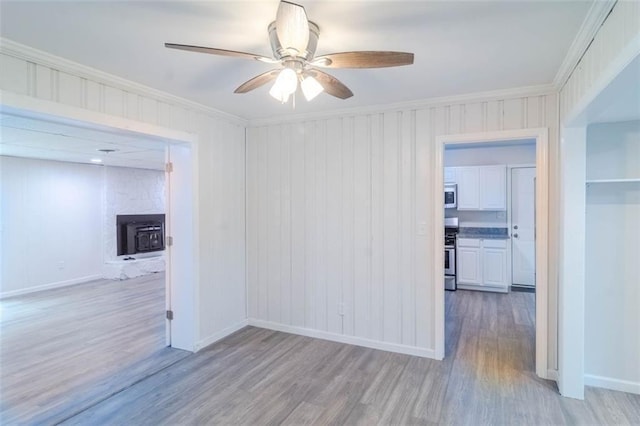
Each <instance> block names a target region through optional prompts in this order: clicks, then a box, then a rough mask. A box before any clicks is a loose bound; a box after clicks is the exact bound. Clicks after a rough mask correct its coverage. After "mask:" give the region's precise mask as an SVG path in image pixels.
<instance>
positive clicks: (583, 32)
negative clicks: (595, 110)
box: [553, 0, 617, 90]
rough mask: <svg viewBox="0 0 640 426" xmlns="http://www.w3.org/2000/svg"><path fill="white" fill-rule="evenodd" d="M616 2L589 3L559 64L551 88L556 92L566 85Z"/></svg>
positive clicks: (609, 0) (613, 0)
mask: <svg viewBox="0 0 640 426" xmlns="http://www.w3.org/2000/svg"><path fill="white" fill-rule="evenodd" d="M616 1H617V0H599V1H594V2H593V3H591V7H590V8H589V10H588V11H587V16H585V18H584V21H582V25H581V26H580V29H579V30H578V33H577V34H576V36H575V38H574V39H573V42H572V43H571V46H570V47H569V50H568V51H567V54H566V55H565V56H564V60H563V61H562V64H560V68H558V72H557V73H556V76H555V77H554V79H553V86H554V87H556V88H557V89H558V90H561V89H562V87H563V86H564V85H565V84H566V83H567V80H569V77H570V76H571V73H572V72H573V70H574V69H575V67H576V65H578V62H579V61H580V59H582V56H583V55H584V53H585V52H586V51H587V48H588V47H589V45H590V44H591V41H592V40H593V38H594V37H595V36H596V34H597V33H598V30H600V27H601V26H602V24H603V23H604V20H605V19H606V18H607V16H608V15H609V12H611V9H613V6H614V5H615V4H616Z"/></svg>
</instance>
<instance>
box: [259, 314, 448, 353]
mask: <svg viewBox="0 0 640 426" xmlns="http://www.w3.org/2000/svg"><path fill="white" fill-rule="evenodd" d="M248 321H249V325H251V326H254V327H260V328H266V329H269V330H275V331H282V332H284V333H291V334H298V335H300V336H307V337H314V338H317V339H323V340H330V341H332V342H339V343H347V344H349V345H356V346H364V347H365V348H372V349H379V350H381V351H388V352H396V353H401V354H406V355H413V356H419V357H422V358H432V359H436V356H435V351H434V350H433V349H425V348H418V347H415V346H408V345H402V344H398V343H388V342H380V341H378V340H371V339H365V338H362V337H355V336H345V335H343V334H337V333H330V332H328V331H320V330H314V329H311V328H304V327H296V326H292V325H286V324H279V323H275V322H270V321H263V320H259V319H255V318H249V320H248Z"/></svg>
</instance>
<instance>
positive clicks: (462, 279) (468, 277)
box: [456, 238, 508, 292]
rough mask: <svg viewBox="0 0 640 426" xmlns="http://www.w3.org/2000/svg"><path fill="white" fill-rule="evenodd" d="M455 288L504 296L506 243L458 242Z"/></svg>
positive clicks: (481, 240) (501, 241)
mask: <svg viewBox="0 0 640 426" xmlns="http://www.w3.org/2000/svg"><path fill="white" fill-rule="evenodd" d="M457 245H458V246H457V255H458V265H457V270H456V278H457V282H458V287H459V288H461V289H468V290H484V291H498V292H507V290H508V282H507V274H508V251H507V240H494V239H479V238H458V241H457Z"/></svg>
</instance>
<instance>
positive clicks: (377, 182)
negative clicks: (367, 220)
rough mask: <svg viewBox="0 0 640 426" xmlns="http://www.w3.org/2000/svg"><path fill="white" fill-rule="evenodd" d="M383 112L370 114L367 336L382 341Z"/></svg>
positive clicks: (383, 266)
mask: <svg viewBox="0 0 640 426" xmlns="http://www.w3.org/2000/svg"><path fill="white" fill-rule="evenodd" d="M383 126H384V122H383V115H382V114H375V115H373V116H371V180H372V182H371V204H372V210H371V315H370V324H371V325H370V327H371V328H370V336H371V338H372V339H373V340H378V341H384V333H383V330H384V321H383V320H384V270H385V265H384V244H385V240H384V212H383V206H384V189H383V185H384V152H383V146H384V145H383V143H384V139H383V129H384V127H383Z"/></svg>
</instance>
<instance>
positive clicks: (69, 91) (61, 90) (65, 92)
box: [57, 72, 83, 107]
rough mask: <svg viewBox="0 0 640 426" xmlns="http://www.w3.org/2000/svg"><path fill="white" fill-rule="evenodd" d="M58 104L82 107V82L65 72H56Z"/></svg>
mask: <svg viewBox="0 0 640 426" xmlns="http://www.w3.org/2000/svg"><path fill="white" fill-rule="evenodd" d="M58 86H59V87H58V97H57V98H58V102H61V103H63V104H67V105H71V106H75V107H82V106H83V102H82V80H81V79H80V78H79V77H76V76H74V75H70V74H67V73H65V72H58Z"/></svg>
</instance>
